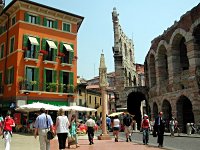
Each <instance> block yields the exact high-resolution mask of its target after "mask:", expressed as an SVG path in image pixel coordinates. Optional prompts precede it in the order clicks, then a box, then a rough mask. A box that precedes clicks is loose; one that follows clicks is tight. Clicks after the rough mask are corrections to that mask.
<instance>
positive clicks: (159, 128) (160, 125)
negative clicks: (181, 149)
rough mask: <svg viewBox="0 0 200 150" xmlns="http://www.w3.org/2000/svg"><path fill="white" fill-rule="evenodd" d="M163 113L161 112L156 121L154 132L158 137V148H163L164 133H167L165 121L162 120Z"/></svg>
mask: <svg viewBox="0 0 200 150" xmlns="http://www.w3.org/2000/svg"><path fill="white" fill-rule="evenodd" d="M162 115H163V112H159V114H158V117H157V118H156V119H155V124H154V130H155V131H156V132H157V135H158V139H157V142H158V144H159V145H158V147H163V140H164V131H165V121H164V120H163V118H162Z"/></svg>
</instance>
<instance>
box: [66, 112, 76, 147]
mask: <svg viewBox="0 0 200 150" xmlns="http://www.w3.org/2000/svg"><path fill="white" fill-rule="evenodd" d="M69 133H70V136H71V137H69V138H68V148H70V145H73V144H75V145H76V148H77V147H79V145H78V139H77V121H76V115H75V114H73V115H72V118H71V122H70V131H69Z"/></svg>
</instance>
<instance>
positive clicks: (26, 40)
mask: <svg viewBox="0 0 200 150" xmlns="http://www.w3.org/2000/svg"><path fill="white" fill-rule="evenodd" d="M23 47H28V35H25V34H24V37H23Z"/></svg>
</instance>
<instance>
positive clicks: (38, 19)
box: [36, 16, 40, 24]
mask: <svg viewBox="0 0 200 150" xmlns="http://www.w3.org/2000/svg"><path fill="white" fill-rule="evenodd" d="M36 24H40V16H37V17H36Z"/></svg>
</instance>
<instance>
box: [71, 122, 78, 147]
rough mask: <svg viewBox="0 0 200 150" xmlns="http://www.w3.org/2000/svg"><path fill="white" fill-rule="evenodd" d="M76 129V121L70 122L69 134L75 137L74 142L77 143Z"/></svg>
mask: <svg viewBox="0 0 200 150" xmlns="http://www.w3.org/2000/svg"><path fill="white" fill-rule="evenodd" d="M76 130H77V126H76V122H72V123H71V129H70V135H71V136H72V137H74V138H75V141H76V144H78V141H77V136H76Z"/></svg>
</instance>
